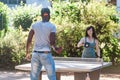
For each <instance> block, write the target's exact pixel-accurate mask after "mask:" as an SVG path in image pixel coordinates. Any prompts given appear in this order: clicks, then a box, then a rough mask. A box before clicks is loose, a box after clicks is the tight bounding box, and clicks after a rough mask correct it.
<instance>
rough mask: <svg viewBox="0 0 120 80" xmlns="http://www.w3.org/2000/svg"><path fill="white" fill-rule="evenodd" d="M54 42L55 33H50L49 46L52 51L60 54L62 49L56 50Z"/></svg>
mask: <svg viewBox="0 0 120 80" xmlns="http://www.w3.org/2000/svg"><path fill="white" fill-rule="evenodd" d="M55 40H56V33H55V32H51V33H50V45H51V46H52V48H53V50H54V51H55V52H56V53H58V54H60V53H61V51H62V47H59V48H57V47H56V45H55Z"/></svg>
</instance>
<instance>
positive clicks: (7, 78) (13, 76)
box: [0, 71, 120, 80]
mask: <svg viewBox="0 0 120 80" xmlns="http://www.w3.org/2000/svg"><path fill="white" fill-rule="evenodd" d="M42 79H43V80H48V78H47V75H46V73H44V74H43V75H42ZM0 80H30V79H29V72H18V71H0ZM61 80H74V77H73V75H72V74H67V73H66V74H65V73H64V74H62V76H61ZM87 80H89V79H87ZM100 80H120V78H110V77H103V76H102V77H100Z"/></svg>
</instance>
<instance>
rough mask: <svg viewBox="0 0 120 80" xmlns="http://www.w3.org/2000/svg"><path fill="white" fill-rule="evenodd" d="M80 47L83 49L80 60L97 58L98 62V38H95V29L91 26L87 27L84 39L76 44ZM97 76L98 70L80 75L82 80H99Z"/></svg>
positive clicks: (98, 74)
mask: <svg viewBox="0 0 120 80" xmlns="http://www.w3.org/2000/svg"><path fill="white" fill-rule="evenodd" d="M80 46H83V47H84V50H83V53H82V58H97V57H99V58H98V60H99V59H100V49H99V46H98V38H97V36H96V33H95V29H94V27H93V26H89V27H87V29H86V34H85V37H83V38H82V39H81V40H80V41H79V42H78V44H77V47H80ZM95 49H96V51H95ZM96 53H97V54H96ZM96 55H97V56H96ZM99 76H100V70H96V71H93V72H91V73H86V74H84V75H82V77H83V80H85V79H86V77H88V78H90V80H99Z"/></svg>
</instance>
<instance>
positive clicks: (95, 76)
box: [89, 69, 100, 80]
mask: <svg viewBox="0 0 120 80" xmlns="http://www.w3.org/2000/svg"><path fill="white" fill-rule="evenodd" d="M89 77H90V80H99V78H100V69H99V70H95V71H92V72H90V73H89Z"/></svg>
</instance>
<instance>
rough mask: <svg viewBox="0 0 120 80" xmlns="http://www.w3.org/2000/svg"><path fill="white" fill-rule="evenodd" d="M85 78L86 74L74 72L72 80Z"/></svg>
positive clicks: (83, 79)
mask: <svg viewBox="0 0 120 80" xmlns="http://www.w3.org/2000/svg"><path fill="white" fill-rule="evenodd" d="M86 77H87V73H83V72H81V73H79V72H75V73H74V80H85V79H86Z"/></svg>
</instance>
